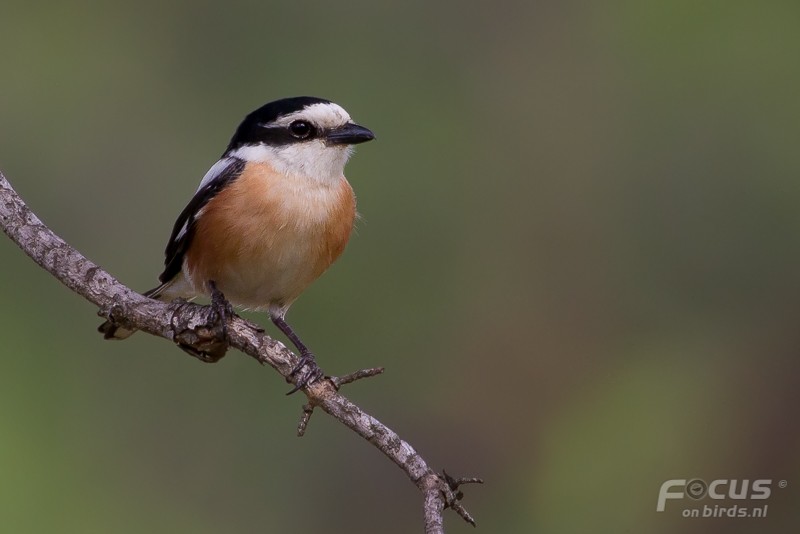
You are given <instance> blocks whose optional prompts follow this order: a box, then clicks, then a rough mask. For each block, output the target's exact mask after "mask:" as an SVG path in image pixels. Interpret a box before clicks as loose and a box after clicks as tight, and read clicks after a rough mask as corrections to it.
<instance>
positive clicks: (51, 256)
mask: <svg viewBox="0 0 800 534" xmlns="http://www.w3.org/2000/svg"><path fill="white" fill-rule="evenodd" d="M0 226H2V228H3V231H4V232H5V233H6V234H7V235H8V236H9V237H10V238H11V239H12V240H13V241H14V242H15V243H17V245H19V247H20V248H21V249H22V250H23V251H24V252H25V253H26V254H27V255H28V256H30V257H31V258H32V259H33V260H34V261H35V262H36V263H37V264H39V265H40V266H41V267H42V268H43V269H45V270H46V271H47V272H49V273H50V274H52V275H53V276H54V277H55V278H57V279H58V280H59V281H61V282H62V283H63V284H64V285H66V286H67V287H69V288H70V289H72V290H73V291H75V292H76V293H78V294H79V295H81V296H83V297H84V298H85V299H87V300H88V301H89V302H92V303H93V304H94V305H96V306H97V307H98V308H100V309H101V310H103V315H104V316H108V317H111V318H113V319H114V320H115V321H119V322H120V323H121V324H123V325H125V326H130V327H132V328H136V329H139V330H142V331H143V332H147V333H149V334H153V335H155V336H160V337H163V338H166V339H170V340H172V341H174V342H176V343H178V344H180V345H182V346H188V347H191V348H192V349H195V350H198V351H200V352H207V351H210V353H211V358H210V359H213V358H214V357H216V356H219V355H220V351H222V349H221V348H220V347H218V345H217V344H218V343H220V342H222V343H224V342H225V341H227V343H224V344H225V348H227V346H228V345H229V346H230V347H233V348H235V349H238V350H240V351H242V352H244V353H245V354H247V355H249V356H251V357H253V358H255V359H256V360H257V361H258V362H260V363H263V364H267V365H269V366H271V367H272V368H274V369H275V370H276V371H277V372H278V373H280V374H281V375H282V376H283V377H284V378H290V377H291V372H292V370H293V369H294V368H295V367H296V366H297V364H298V362H299V358H298V356H297V355H295V354H293V353H292V352H291V351H289V350H288V349H286V347H284V346H283V344H282V343H280V342H278V341H276V340H274V339H272V338H271V337H269V336H267V335H265V334H264V332H263V329H261V328H260V327H258V326H255V325H253V324H252V323H250V322H249V321H246V320H244V319H242V318H240V317H238V316H233V317H230V318H228V321H227V323H226V329H225V330H226V331H225V334H226V336H225V338H226V339H220V336H221V329H220V328H214V327H213V321H209V314H210V313H212V312H211V310H210V308H209V307H207V306H199V305H197V304H191V303H185V302H183V303H171V304H165V303H163V302H158V301H155V300H152V299H149V298H147V297H144V296H142V295H140V294H138V293H136V292H135V291H133V290H131V289H130V288H128V287H126V286H125V285H123V284H121V283H120V282H118V281H117V280H116V279H115V278H114V277H112V276H111V275H110V274H108V273H107V272H106V271H104V270H103V269H101V268H100V267H99V266H97V265H95V264H94V263H92V262H91V261H89V260H88V259H86V258H85V257H83V256H82V255H81V254H80V253H79V252H78V251H76V250H75V249H74V248H72V247H71V246H69V245H68V244H67V243H66V242H64V241H63V240H62V239H61V238H60V237H58V236H57V235H55V234H54V233H53V232H52V231H51V230H50V229H49V228H48V227H47V226H45V225H44V223H42V222H41V221H40V220H39V219H38V218H37V217H36V215H34V214H33V212H32V211H30V209H28V207H27V206H26V205H25V203H24V202H23V201H22V199H21V198H20V197H19V196H18V195H17V193H16V192H15V191H14V189H13V188H12V187H11V185H10V184H9V183H8V181H7V180H6V178H5V176H3V174H2V173H1V172H0ZM215 343H216V344H215ZM222 353H224V351H222ZM219 357H221V356H219ZM381 371H382V369H380V370H378V369H367V370H364V371H359V372H356V373H353V374H352V375H348V376H346V377H342V378H338V379H331V380H318V381H316V382H314V383H312V384H310V385H308V386H307V387H305V388H303V389H302V391H303V392H304V393H305V394H306V396H307V397H308V400H309V403H308V405H307V406H311V407H316V406H318V407H320V408H321V409H322V410H323V411H325V412H326V413H328V414H329V415H331V416H332V417H334V418H335V419H336V420H338V421H339V422H341V423H342V424H344V425H345V426H347V427H348V428H350V429H352V430H353V431H354V432H356V433H357V434H358V435H360V436H361V437H363V438H364V439H366V440H367V441H368V442H369V443H371V444H372V445H374V446H375V447H376V448H378V449H379V450H380V451H381V452H382V453H383V454H384V455H386V457H387V458H389V459H390V460H391V461H392V462H394V463H395V464H396V465H397V466H398V467H400V469H402V470H403V472H405V473H406V475H407V476H408V478H409V479H411V481H412V482H413V483H414V484H415V485H416V486H417V488H419V490H420V491H421V492H422V493H423V509H424V518H425V532H426V533H427V534H441V533H443V532H444V526H443V516H442V512H443V510H444V509H445V508H453V509H454V510H456V512H457V513H458V514H459V515H461V517H463V518H464V519H465V520H467V521H469V522H471V523H473V524H474V520H473V519H472V517H471V516H470V515H469V514H468V513H467V512H466V510H464V509H463V507H462V506H461V504H460V502H459V501H460V496H461V494H460V492H459V491H458V490H457V488H458V485H459V484H456V489H455V490H454V489H452V488H451V487H450V484H449V482H447V481H446V480H445V478H443V477H441V476H440V475H437V474H436V473H435V472H434V471H433V470H432V469H431V468H430V467H428V464H427V463H426V462H425V460H424V459H423V458H422V456H420V454H419V453H417V451H416V450H414V448H413V447H412V446H411V445H410V444H408V443H407V442H405V441H403V440H402V439H401V438H400V436H398V435H397V434H396V433H395V432H394V431H392V430H391V429H390V428H389V427H387V426H386V425H384V424H383V423H381V422H380V421H378V420H377V419H375V418H374V417H372V416H371V415H369V414H367V413H366V412H364V411H363V410H362V409H361V408H359V407H358V406H356V405H355V404H353V403H352V402H350V400H348V399H347V398H346V397H344V396H343V395H341V394H340V393H339V392H338V388H339V387H341V386H342V385H343V384H345V383H348V382H352V381H354V380H357V379H360V378H366V377H368V376H375V375H376V374H379V373H380V372H381ZM312 411H313V408H310V409H309V410H307V411H306V409H305V408H304V415H303V418H302V419H301V421H300V425H298V433H302V432H304V431H305V428H306V426H307V425H308V419H309V418H310V417H311V412H312ZM460 480H461V482H460V483H461V484H463V483H467V482H468V481H470V480H471V479H460ZM456 482H459V481H458V480H456ZM456 497H458V498H456Z"/></svg>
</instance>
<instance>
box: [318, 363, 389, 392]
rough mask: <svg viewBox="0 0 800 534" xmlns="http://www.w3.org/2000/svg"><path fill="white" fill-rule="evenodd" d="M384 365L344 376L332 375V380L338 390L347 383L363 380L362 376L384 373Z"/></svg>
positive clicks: (367, 376)
mask: <svg viewBox="0 0 800 534" xmlns="http://www.w3.org/2000/svg"><path fill="white" fill-rule="evenodd" d="M383 371H384V368H383V367H373V368H371V369H361V370H360V371H356V372H355V373H350V374H349V375H344V376H332V377H330V381H331V382H333V386H334V387H335V388H336V390H337V391H338V390H339V388H341V387H342V386H343V385H345V384H350V383H352V382H355V381H356V380H361V379H362V378H371V377H373V376H378V375H379V374H381V373H383Z"/></svg>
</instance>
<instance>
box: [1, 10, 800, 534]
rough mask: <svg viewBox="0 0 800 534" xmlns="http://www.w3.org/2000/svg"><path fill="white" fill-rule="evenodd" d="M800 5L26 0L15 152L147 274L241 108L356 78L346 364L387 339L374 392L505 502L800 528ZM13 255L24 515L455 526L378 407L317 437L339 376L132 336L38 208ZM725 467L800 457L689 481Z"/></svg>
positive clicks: (567, 516)
mask: <svg viewBox="0 0 800 534" xmlns="http://www.w3.org/2000/svg"><path fill="white" fill-rule="evenodd" d="M799 22H800V4H798V3H797V2H781V1H774V2H765V3H758V2H744V1H716V2H690V1H685V0H680V1H671V2H666V1H661V2H654V1H627V2H626V1H622V2H603V3H599V2H598V3H592V2H536V1H527V2H491V3H490V2H477V1H463V2H452V1H451V2H419V1H406V2H402V3H399V2H398V3H377V2H366V1H361V2H336V3H334V2H304V1H298V2H291V3H289V2H286V3H280V4H278V3H272V2H240V1H231V2H192V3H188V2H186V3H173V4H169V3H164V2H152V1H144V2H106V3H102V4H101V3H93V2H62V3H55V2H49V3H34V2H21V1H18V0H5V2H3V5H2V6H0V69H1V70H2V73H3V77H2V83H1V84H0V125H2V128H0V168H2V170H3V172H5V173H6V175H7V176H8V178H9V180H11V182H12V184H13V185H14V186H15V187H16V188H17V190H18V191H19V193H20V194H21V195H22V196H23V197H24V198H25V199H26V201H27V202H28V203H29V205H30V206H31V207H32V208H33V209H34V210H35V211H36V212H37V214H38V215H39V216H40V217H41V218H42V219H43V220H44V221H45V222H46V223H48V224H50V225H51V227H52V228H53V229H54V230H55V231H56V232H57V233H59V234H60V235H61V236H62V237H64V238H65V239H66V240H67V241H68V242H70V243H71V244H72V245H74V246H75V247H77V248H78V249H79V250H80V251H82V252H83V253H84V254H85V255H86V256H88V257H89V258H91V259H92V260H94V261H96V262H98V263H99V264H101V265H102V266H103V267H105V268H106V269H108V270H109V271H110V272H111V273H113V274H114V275H115V276H117V277H118V278H119V279H120V280H122V281H123V282H125V283H127V284H128V285H130V286H131V287H133V288H137V289H140V290H145V289H148V288H150V287H152V286H153V285H154V283H155V281H156V275H157V274H158V273H159V272H160V268H161V263H162V250H163V247H164V244H165V242H166V239H167V237H168V235H169V231H170V229H171V225H172V223H173V221H174V219H175V217H176V216H177V214H178V213H179V211H180V210H181V209H182V208H183V206H184V204H185V202H186V201H187V200H188V199H189V197H190V195H191V194H192V192H193V191H194V189H195V187H196V186H197V183H198V182H199V180H200V178H201V177H202V176H203V174H204V173H205V171H206V170H207V168H208V167H209V166H210V165H211V164H212V163H213V162H214V161H215V159H216V158H217V157H218V156H219V154H220V153H221V152H222V150H223V148H224V147H225V145H226V143H227V141H228V139H229V137H230V135H231V134H232V132H233V129H234V128H235V126H236V125H237V124H238V122H239V120H240V119H241V118H242V117H243V116H244V115H245V114H246V113H248V112H249V111H251V110H252V109H254V108H256V107H258V106H260V105H261V104H263V103H265V102H267V101H270V100H273V99H276V98H280V97H284V96H292V95H300V94H309V95H315V96H321V97H325V98H330V99H332V100H334V101H336V102H338V103H340V104H342V105H343V106H344V107H345V108H346V109H347V110H348V111H349V112H350V113H351V115H352V116H353V117H354V119H355V120H356V121H357V122H359V123H361V124H364V125H366V126H368V127H370V128H372V129H373V130H374V131H375V132H376V133H377V136H378V141H377V142H375V143H370V144H367V145H364V146H361V147H359V149H358V153H357V154H356V155H355V157H354V158H353V160H352V161H351V163H350V164H349V166H348V169H347V174H348V177H349V178H350V181H351V183H352V184H353V186H354V188H355V190H356V192H357V195H358V199H359V209H360V211H361V213H362V215H363V221H362V222H361V223H360V224H359V228H358V232H357V234H356V235H354V238H353V240H352V241H351V243H350V245H349V247H348V250H347V252H346V253H345V254H344V256H343V258H342V259H341V260H340V261H339V262H338V263H337V264H336V265H335V266H334V267H333V268H332V269H331V271H329V272H328V273H327V274H326V275H325V276H324V277H323V278H322V279H321V280H320V281H318V282H317V283H316V284H315V285H314V286H312V288H311V289H310V290H309V291H307V293H306V294H305V295H304V296H303V297H302V298H301V299H300V300H299V301H298V302H297V303H296V304H295V306H294V307H293V309H292V311H291V312H290V314H289V319H290V321H291V322H292V324H293V325H295V327H296V328H297V330H298V331H299V332H300V333H301V335H302V336H303V339H305V340H306V341H307V343H308V344H309V345H310V346H311V347H313V349H314V350H315V352H316V353H317V354H318V357H319V360H320V362H321V365H322V366H323V368H324V369H325V370H326V371H327V372H329V373H334V374H342V373H346V372H350V371H352V370H354V369H357V368H361V367H369V366H376V365H384V366H386V368H387V373H386V374H385V375H384V376H382V377H380V378H377V379H372V380H369V381H365V382H361V383H359V384H357V385H355V386H352V387H350V388H349V389H348V390H347V391H346V394H347V395H349V396H350V397H351V398H352V399H353V400H355V401H356V402H358V403H360V404H361V405H362V406H363V407H364V408H365V409H367V410H368V411H370V412H371V413H373V414H374V415H375V416H377V417H378V418H379V419H381V420H382V421H384V422H385V423H387V424H388V425H389V426H391V427H392V428H394V429H396V430H397V431H398V432H399V433H400V434H401V435H402V436H403V437H404V438H406V439H407V440H409V441H410V442H411V443H412V444H413V445H414V446H415V447H417V448H418V450H420V451H421V452H422V453H423V455H424V456H425V457H426V458H427V460H428V461H429V462H430V463H431V465H432V466H435V467H436V468H446V469H447V470H448V471H449V472H451V473H455V474H463V475H479V476H482V477H484V478H485V479H486V482H487V483H486V485H485V486H483V487H469V488H468V489H467V497H466V500H465V504H466V505H467V507H468V509H469V510H470V511H471V512H472V513H473V514H474V515H475V516H476V518H477V520H478V530H477V531H475V532H484V533H496V532H509V533H529V532H546V533H562V532H563V533H573V532H590V531H591V532H603V533H605V532H608V533H618V532H651V533H665V532H690V533H692V532H698V533H700V532H703V533H707V532H737V533H738V532H776V533H777V532H781V533H783V532H789V531H796V530H797V529H798V527H800V508H798V506H797V502H798V495H799V494H800V490H798V487H800V476H799V475H800V454H798V450H800V417H798V407H800V387H798V385H799V382H800V379H799V378H798V377H800V358H799V356H800V354H799V353H800V328H798V325H800V276H799V275H798V274H799V273H800V246H798V245H800V243H798V241H799V240H798V235H800V210H798V209H797V207H798V205H800V180H798V176H799V174H800V150H798V140H800V98H798V94H800V63H798V57H800V32H798V30H797V28H798V23H799ZM0 258H1V259H2V266H3V267H2V276H0V293H1V294H2V305H0V335H1V336H2V344H1V345H2V349H0V351H1V353H2V356H3V357H2V360H0V365H1V366H2V367H1V370H0V530H2V531H3V532H14V533H41V532H64V533H95V532H97V533H108V532H113V533H141V532H152V533H173V532H192V533H199V534H202V533H219V532H225V533H257V532H258V533H261V532H313V531H317V532H318V531H322V532H337V533H338V532H342V533H344V532H347V533H373V532H385V533H407V532H419V531H421V528H422V522H421V506H420V497H419V495H418V493H417V491H416V489H415V488H414V487H413V485H412V484H411V483H410V482H409V481H408V480H406V479H405V478H404V475H402V474H401V473H400V471H398V470H397V469H396V468H395V467H394V466H393V465H392V464H390V463H389V462H388V461H386V460H385V459H384V458H383V457H382V456H381V455H380V454H379V453H378V452H376V451H375V450H373V449H372V448H371V447H370V446H369V445H367V444H366V443H365V442H363V441H362V440H360V439H358V438H356V437H355V436H354V435H353V434H351V433H350V432H348V431H347V430H345V429H344V428H342V427H341V426H339V425H337V424H334V423H333V422H332V421H331V420H329V419H328V418H326V417H324V416H321V415H317V416H315V417H314V419H313V420H312V424H311V427H310V430H309V432H308V434H307V436H306V437H305V438H303V439H298V438H296V437H295V436H294V429H295V424H296V422H297V419H298V417H299V415H300V407H301V403H302V400H303V399H301V398H299V397H297V396H295V397H290V398H286V397H284V393H285V392H286V391H287V385H286V384H284V383H283V381H282V380H280V379H279V378H278V376H277V375H276V374H275V373H274V372H272V371H271V370H269V369H266V368H261V367H259V366H258V365H257V364H256V363H255V362H254V361H252V360H251V359H250V358H247V357H244V356H242V355H240V354H237V353H230V354H229V356H228V357H226V358H225V359H224V360H222V361H221V362H219V363H218V364H216V365H203V364H200V363H199V362H197V361H196V360H194V359H192V358H189V357H187V356H185V355H184V354H183V353H182V352H180V351H179V350H177V349H176V348H174V347H173V346H170V344H169V343H165V342H164V341H163V340H159V339H154V338H151V337H149V336H146V335H141V334H140V335H137V336H135V337H134V338H132V339H130V340H128V341H126V342H124V343H110V342H104V341H103V340H102V339H101V337H100V336H99V335H98V334H97V333H96V332H95V327H96V326H97V324H98V322H99V319H98V318H97V317H96V316H95V311H96V310H95V309H94V308H93V307H92V306H90V305H89V304H87V303H86V302H84V301H83V300H82V299H81V298H79V297H77V296H76V295H74V294H71V293H70V292H69V291H68V290H66V289H65V288H64V287H61V286H60V285H59V284H58V283H57V282H55V281H54V280H53V279H52V278H51V277H50V276H49V275H47V274H46V273H44V272H43V271H41V270H39V269H38V268H37V267H35V265H34V264H33V263H32V262H31V261H30V260H28V259H27V258H26V257H25V256H23V254H22V253H20V251H19V250H17V249H16V248H15V246H14V245H13V244H12V243H11V242H10V241H9V240H7V239H5V238H3V239H0ZM248 317H250V318H251V319H254V320H258V321H260V322H262V323H265V324H266V323H267V320H266V318H265V317H263V316H258V315H249V316H248ZM269 331H270V332H274V330H273V329H271V328H270V330H269ZM693 477H700V478H703V479H705V480H707V481H710V480H713V479H718V478H723V479H750V480H752V479H755V478H768V479H773V480H774V484H773V493H772V496H771V497H770V499H769V500H768V501H767V503H768V504H769V512H768V517H767V518H765V519H684V518H682V517H681V510H682V509H683V508H686V507H687V506H689V505H694V504H696V503H695V502H692V501H688V500H684V501H670V502H669V503H668V505H667V510H666V511H665V512H662V513H657V512H656V511H655V507H656V499H657V496H658V490H659V487H660V486H661V483H662V482H664V481H665V480H668V479H674V478H693ZM779 480H786V481H788V486H787V487H786V488H784V489H779V488H778V487H777V486H778V481H779ZM730 503H731V502H730V501H729V502H728V503H727V504H730ZM700 504H712V505H713V504H717V503H715V502H713V501H709V500H706V501H700ZM739 504H742V503H741V502H740V503H739ZM745 504H756V505H760V504H763V502H758V501H754V502H752V503H750V502H749V501H746V502H745ZM446 526H447V528H448V530H449V532H456V533H457V532H473V530H472V528H471V527H469V526H468V525H466V524H465V523H463V522H461V520H460V519H458V518H457V517H456V516H455V514H453V513H448V515H447V519H446Z"/></svg>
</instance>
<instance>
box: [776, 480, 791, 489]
mask: <svg viewBox="0 0 800 534" xmlns="http://www.w3.org/2000/svg"><path fill="white" fill-rule="evenodd" d="M788 485H789V483H788V482H787V481H785V480H781V481H780V482H778V487H779V488H785V487H786V486H788Z"/></svg>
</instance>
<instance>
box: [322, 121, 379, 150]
mask: <svg viewBox="0 0 800 534" xmlns="http://www.w3.org/2000/svg"><path fill="white" fill-rule="evenodd" d="M373 139H375V134H374V133H372V131H370V130H369V129H368V128H364V127H363V126H359V125H358V124H355V123H352V122H348V123H347V124H345V125H344V126H339V127H338V128H334V129H333V130H328V132H327V134H326V135H325V142H326V143H327V144H329V145H357V144H359V143H366V142H367V141H372V140H373Z"/></svg>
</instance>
